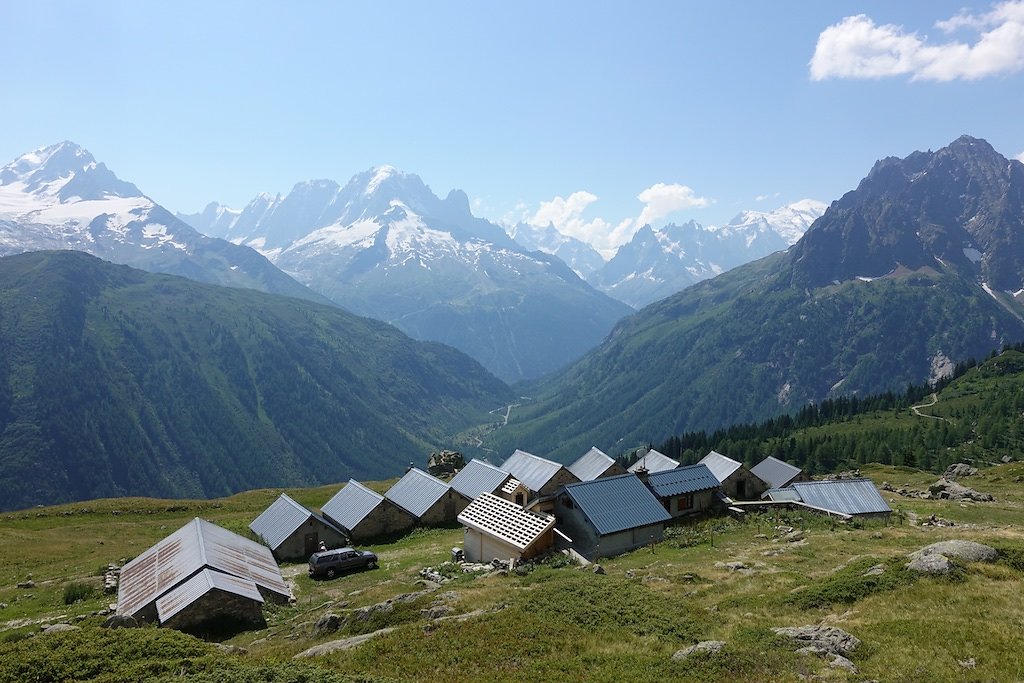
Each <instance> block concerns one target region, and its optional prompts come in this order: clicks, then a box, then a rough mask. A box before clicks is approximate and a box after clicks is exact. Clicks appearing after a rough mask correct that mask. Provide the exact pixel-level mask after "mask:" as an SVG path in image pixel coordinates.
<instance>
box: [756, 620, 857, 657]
mask: <svg viewBox="0 0 1024 683" xmlns="http://www.w3.org/2000/svg"><path fill="white" fill-rule="evenodd" d="M772 631H774V632H775V633H776V634H778V635H780V636H784V637H786V638H790V639H792V640H794V641H796V642H797V643H798V644H799V645H801V646H803V647H808V646H809V647H814V648H819V649H821V650H822V651H824V652H827V653H831V654H836V655H843V656H844V657H845V656H846V655H848V654H850V653H851V652H853V651H854V650H856V649H857V647H858V646H859V645H860V639H859V638H857V637H856V636H854V635H852V634H850V633H847V632H846V631H844V630H843V629H841V628H836V627H835V626H823V625H810V626H795V627H793V626H789V627H782V628H773V629H772Z"/></svg>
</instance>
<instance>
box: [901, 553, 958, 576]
mask: <svg viewBox="0 0 1024 683" xmlns="http://www.w3.org/2000/svg"><path fill="white" fill-rule="evenodd" d="M906 568H907V569H909V570H910V571H912V572H919V573H921V574H948V573H949V572H951V571H953V564H952V563H951V562H950V561H949V558H948V557H946V556H945V555H919V556H917V557H915V558H914V559H913V560H911V561H910V562H908V563H907V564H906Z"/></svg>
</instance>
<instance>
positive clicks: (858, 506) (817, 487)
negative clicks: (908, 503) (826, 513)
mask: <svg viewBox="0 0 1024 683" xmlns="http://www.w3.org/2000/svg"><path fill="white" fill-rule="evenodd" d="M792 487H793V489H794V490H795V491H796V492H797V493H798V494H800V499H801V500H802V501H803V502H804V503H806V504H807V505H811V506H813V507H816V508H821V509H823V510H831V511H832V512H842V513H844V514H847V515H865V514H876V513H884V512H892V508H890V507H889V504H888V503H886V502H885V499H884V498H882V494H880V493H879V492H878V489H876V488H875V484H874V482H872V481H871V480H870V479H834V480H826V481H798V482H794V483H793V485H792Z"/></svg>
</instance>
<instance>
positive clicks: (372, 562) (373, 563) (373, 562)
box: [366, 560, 377, 569]
mask: <svg viewBox="0 0 1024 683" xmlns="http://www.w3.org/2000/svg"><path fill="white" fill-rule="evenodd" d="M366 566H367V567H369V568H370V569H376V568H377V560H370V562H369V564H367V565H366Z"/></svg>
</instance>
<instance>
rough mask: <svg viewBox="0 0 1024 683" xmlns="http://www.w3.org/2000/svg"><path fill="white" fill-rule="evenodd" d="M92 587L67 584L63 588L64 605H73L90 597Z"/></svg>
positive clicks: (81, 584)
mask: <svg viewBox="0 0 1024 683" xmlns="http://www.w3.org/2000/svg"><path fill="white" fill-rule="evenodd" d="M92 594H93V587H92V586H90V585H89V584H87V583H69V584H66V585H65V586H64V604H65V605H73V604H75V603H76V602H79V601H81V600H88V599H89V598H91V597H92Z"/></svg>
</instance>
